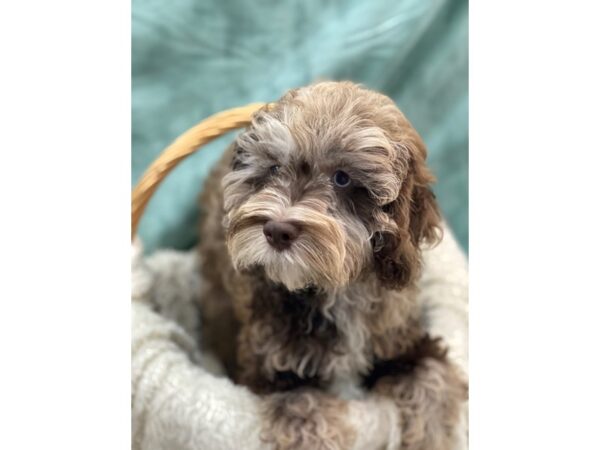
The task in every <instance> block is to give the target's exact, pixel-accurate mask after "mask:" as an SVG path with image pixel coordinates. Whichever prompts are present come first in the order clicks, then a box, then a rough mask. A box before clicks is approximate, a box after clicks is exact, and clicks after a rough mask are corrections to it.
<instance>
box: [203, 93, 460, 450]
mask: <svg viewBox="0 0 600 450" xmlns="http://www.w3.org/2000/svg"><path fill="white" fill-rule="evenodd" d="M425 157H426V150H425V147H424V145H423V142H422V140H421V138H420V137H419V135H418V134H417V132H416V131H415V130H414V129H413V127H412V126H411V125H410V123H409V122H408V120H407V119H406V118H405V117H404V115H403V114H402V113H401V112H400V111H399V110H398V108H397V107H396V106H395V105H394V103H393V102H392V101H391V100H390V99H389V98H388V97H386V96H384V95H381V94H379V93H376V92H372V91H370V90H367V89H364V88H362V87H360V86H358V85H355V84H353V83H349V82H323V83H318V84H314V85H311V86H308V87H304V88H300V89H295V90H292V91H290V92H288V93H287V94H285V95H284V96H283V97H282V98H281V99H280V100H279V101H278V102H276V103H274V104H270V105H268V106H266V107H264V108H262V109H261V110H260V111H258V112H257V113H256V114H255V115H254V118H253V120H252V124H251V125H250V126H249V127H248V128H247V129H246V130H245V131H244V132H242V133H241V134H240V135H239V136H238V137H237V139H236V141H235V143H234V144H233V145H232V146H231V147H230V148H229V149H228V150H227V152H226V153H225V155H224V156H223V159H222V161H221V163H220V164H219V165H218V166H217V168H216V169H215V170H214V171H213V172H212V174H211V176H210V177H209V179H208V180H207V182H206V185H205V187H204V190H203V194H202V196H201V209H202V211H203V212H204V213H203V216H202V219H201V226H200V236H201V244H200V246H199V248H200V252H201V257H202V261H203V267H202V271H203V275H204V278H205V279H206V292H205V295H204V296H203V302H202V305H201V306H202V314H203V323H204V325H203V345H205V346H206V347H207V348H210V349H211V350H212V351H214V352H216V353H217V355H218V356H219V357H220V358H221V360H222V361H224V363H225V366H226V368H227V371H228V373H229V374H230V376H232V377H233V378H234V379H235V380H237V381H238V382H239V383H241V384H244V385H247V386H248V387H249V388H250V389H252V390H253V391H255V392H256V393H259V394H265V395H266V397H265V398H266V400H265V402H266V403H265V404H266V408H265V430H264V431H265V432H264V436H265V439H266V440H269V441H270V442H271V443H272V444H274V446H275V447H276V448H295V449H299V448H302V449H320V448H323V449H335V448H339V449H345V448H351V447H352V442H353V435H352V429H351V427H350V426H349V425H348V424H345V423H343V422H342V419H341V418H340V417H341V415H340V414H339V412H340V411H339V410H340V408H344V405H345V402H344V401H343V400H342V399H344V398H346V399H347V398H360V397H361V396H365V395H383V396H387V397H390V398H391V399H393V401H394V404H395V405H396V407H397V410H398V417H399V420H400V425H401V428H402V444H401V447H402V448H403V449H410V450H445V449H451V448H452V445H453V439H454V438H453V436H454V428H455V424H456V422H457V420H458V416H459V411H460V407H461V403H462V402H463V401H464V400H465V399H466V382H465V381H464V380H463V376H462V375H461V374H460V373H459V371H458V369H457V368H456V367H455V366H454V365H453V364H452V363H451V362H450V361H449V360H448V358H447V357H446V348H445V347H444V345H443V344H442V342H441V341H440V340H439V339H435V338H431V337H430V336H428V335H427V333H426V332H425V330H424V328H423V326H422V324H421V317H420V306H419V304H418V303H417V296H416V287H415V286H416V281H417V279H418V278H419V275H420V270H421V253H420V246H421V245H424V244H431V243H435V242H436V240H438V239H439V232H440V214H439V211H438V207H437V205H436V201H435V197H434V195H433V193H432V191H431V190H430V184H431V183H432V182H433V180H434V178H433V176H432V174H431V172H430V171H429V169H428V168H427V166H426V164H425ZM233 336H237V341H236V340H235V339H234V338H233Z"/></svg>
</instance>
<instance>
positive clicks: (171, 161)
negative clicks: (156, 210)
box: [131, 103, 265, 240]
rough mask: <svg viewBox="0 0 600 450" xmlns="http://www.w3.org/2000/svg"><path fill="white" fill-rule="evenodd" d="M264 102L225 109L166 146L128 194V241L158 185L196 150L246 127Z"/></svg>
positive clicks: (135, 230)
mask: <svg viewBox="0 0 600 450" xmlns="http://www.w3.org/2000/svg"><path fill="white" fill-rule="evenodd" d="M264 105H265V103H252V104H250V105H247V106H242V107H239V108H233V109H228V110H226V111H222V112H220V113H218V114H215V115H213V116H210V117H208V118H207V119H204V120H203V121H202V122H200V123H199V124H198V125H196V126H194V127H192V128H190V129H189V130H188V131H186V132H185V133H183V134H182V135H181V136H179V137H178V138H177V139H175V141H173V143H172V144H171V145H169V146H168V147H167V148H166V149H165V150H164V151H163V152H162V153H161V154H160V156H159V157H158V158H157V159H156V160H155V161H154V162H153V163H152V164H151V165H150V167H149V168H148V170H146V172H145V173H144V175H143V176H142V178H141V179H140V181H139V182H138V184H137V185H136V186H135V188H134V189H133V192H132V195H131V239H132V240H133V239H134V238H135V234H136V232H137V228H138V225H139V222H140V219H141V218H142V214H144V210H145V209H146V205H147V204H148V202H149V201H150V198H151V197H152V194H154V192H155V191H156V189H157V188H158V186H159V184H160V183H161V181H162V180H164V179H165V177H166V176H167V175H168V174H169V172H170V171H171V170H173V168H175V166H176V165H177V164H179V163H180V162H181V161H182V160H183V159H185V158H186V157H188V156H189V155H191V154H192V153H194V152H196V150H198V149H199V148H200V147H202V146H203V145H205V144H207V143H209V142H210V141H212V140H214V139H216V138H218V137H219V136H221V135H223V134H225V133H227V132H228V131H231V130H235V129H236V128H242V127H245V126H247V125H249V124H250V121H251V119H252V114H253V113H254V112H256V111H257V110H258V109H260V108H262V107H263V106H264Z"/></svg>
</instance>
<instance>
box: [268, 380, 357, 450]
mask: <svg viewBox="0 0 600 450" xmlns="http://www.w3.org/2000/svg"><path fill="white" fill-rule="evenodd" d="M346 409H347V405H346V403H345V402H344V401H343V400H340V399H337V398H335V397H332V396H330V395H328V394H326V393H324V392H320V391H316V390H310V389H301V390H293V391H288V392H282V393H276V394H272V395H269V396H267V397H265V400H264V410H263V420H264V425H263V431H262V433H261V438H262V439H263V440H264V441H265V442H266V443H269V444H271V445H274V447H275V448H276V449H277V450H346V449H350V448H351V447H352V444H353V442H354V439H355V430H354V429H353V428H352V427H351V426H350V425H349V424H347V423H345V422H344V420H343V417H344V416H345V414H344V411H345V410H346Z"/></svg>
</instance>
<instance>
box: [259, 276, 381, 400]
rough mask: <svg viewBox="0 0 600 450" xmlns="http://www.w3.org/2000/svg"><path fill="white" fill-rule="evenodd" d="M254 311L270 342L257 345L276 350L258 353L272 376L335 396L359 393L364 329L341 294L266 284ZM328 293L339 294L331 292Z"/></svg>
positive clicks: (363, 364) (363, 365)
mask: <svg viewBox="0 0 600 450" xmlns="http://www.w3.org/2000/svg"><path fill="white" fill-rule="evenodd" d="M268 291H269V292H265V295H262V296H261V295H259V297H262V300H259V301H257V302H254V305H253V306H254V307H257V306H260V307H262V310H261V308H258V311H255V313H258V314H259V315H261V317H263V318H264V319H266V321H265V322H268V325H267V324H266V323H265V325H266V326H268V327H269V328H270V330H271V332H270V333H268V337H267V336H265V337H267V339H268V340H269V341H271V342H269V343H266V342H265V343H264V345H261V346H260V347H262V348H265V349H266V348H268V349H271V350H273V349H276V350H274V351H271V352H270V353H269V354H265V355H263V358H264V363H265V365H266V366H267V367H266V369H267V372H269V371H270V370H269V369H270V368H271V367H269V366H271V365H272V366H273V367H272V369H273V376H274V377H283V378H285V379H289V378H290V376H292V377H293V379H297V380H298V382H299V383H302V380H307V381H309V382H311V383H316V384H318V385H319V386H322V387H323V388H325V389H328V390H330V391H331V392H333V393H335V394H336V395H339V396H343V397H356V396H358V395H359V392H360V389H359V385H360V377H361V375H362V374H364V373H365V372H366V371H367V370H368V368H369V362H368V356H367V355H368V348H369V343H368V339H367V335H368V333H367V330H366V327H365V325H364V323H363V314H361V313H360V311H358V310H357V308H356V307H355V306H354V305H353V304H352V302H351V301H349V298H347V296H346V294H329V293H324V292H320V291H317V290H316V289H306V290H302V291H295V292H289V291H287V290H285V289H278V288H275V289H269V290H268ZM334 295H337V296H341V295H344V297H335V296H334Z"/></svg>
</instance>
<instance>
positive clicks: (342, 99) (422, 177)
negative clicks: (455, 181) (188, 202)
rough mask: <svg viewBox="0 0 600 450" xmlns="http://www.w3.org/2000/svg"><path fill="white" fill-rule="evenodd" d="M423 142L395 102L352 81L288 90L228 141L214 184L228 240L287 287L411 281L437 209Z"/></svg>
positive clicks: (237, 261)
mask: <svg viewBox="0 0 600 450" xmlns="http://www.w3.org/2000/svg"><path fill="white" fill-rule="evenodd" d="M432 181H433V177H432V175H431V174H430V172H429V171H428V169H427V167H426V166H425V149H424V146H423V143H422V141H421V139H420V137H419V136H418V134H417V133H416V131H415V130H414V129H413V128H412V126H411V125H410V124H409V123H408V121H407V120H406V118H405V117H404V116H403V115H402V113H401V112H400V111H399V110H398V109H397V108H396V106H395V105H394V104H393V102H392V101H391V100H390V99H389V98H387V97H385V96H383V95H381V94H378V93H375V92H372V91H368V90H366V89H364V88H361V87H359V86H357V85H354V84H352V83H335V82H327V83H319V84H316V85H312V86H308V87H305V88H301V89H297V90H293V91H290V92H288V93H287V94H286V95H285V96H284V97H282V98H281V99H280V100H279V101H278V102H277V103H275V104H272V105H269V106H268V107H266V108H264V109H262V110H261V111H259V112H258V113H257V114H256V115H255V116H254V119H253V121H252V125H251V126H250V127H248V129H247V130H246V131H245V132H243V133H242V134H241V135H240V136H239V137H238V139H237V141H236V143H235V149H234V157H233V161H232V166H231V172H229V173H228V174H227V175H226V176H225V178H224V180H223V186H224V205H225V219H224V226H225V228H226V236H227V245H228V249H229V252H230V255H231V258H232V261H233V263H234V266H235V267H236V269H238V270H243V269H250V268H254V267H261V268H263V269H264V272H265V274H266V275H267V277H268V278H270V279H271V280H272V281H274V282H278V283H282V284H284V285H285V286H286V287H287V288H288V289H290V290H296V289H301V288H304V287H306V286H307V285H315V286H318V287H321V288H324V289H335V288H339V287H343V286H345V285H347V284H348V283H350V282H352V281H355V280H357V279H358V278H360V277H361V276H364V275H366V274H372V273H375V274H376V275H377V276H378V278H379V280H380V281H381V282H382V283H383V284H384V285H385V286H386V287H391V288H400V287H403V286H406V285H408V284H410V283H412V282H414V280H415V278H416V276H417V275H418V272H419V268H420V252H419V243H420V241H421V240H423V239H425V240H433V239H435V237H436V232H435V231H436V227H437V226H438V224H439V220H440V218H439V214H438V210H437V206H436V204H435V200H434V197H433V194H432V193H431V191H430V189H429V184H430V183H431V182H432Z"/></svg>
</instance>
